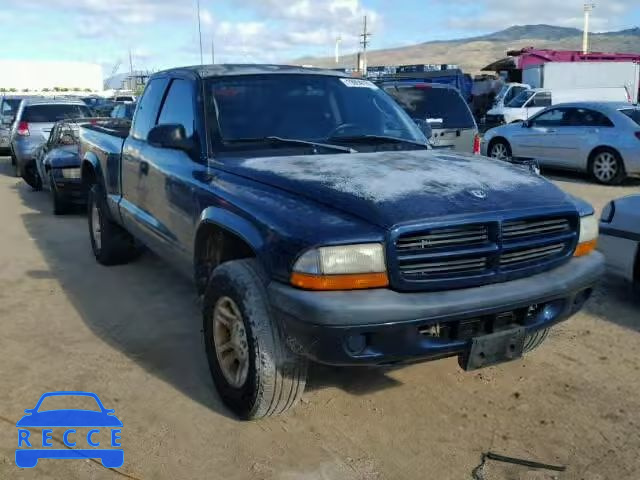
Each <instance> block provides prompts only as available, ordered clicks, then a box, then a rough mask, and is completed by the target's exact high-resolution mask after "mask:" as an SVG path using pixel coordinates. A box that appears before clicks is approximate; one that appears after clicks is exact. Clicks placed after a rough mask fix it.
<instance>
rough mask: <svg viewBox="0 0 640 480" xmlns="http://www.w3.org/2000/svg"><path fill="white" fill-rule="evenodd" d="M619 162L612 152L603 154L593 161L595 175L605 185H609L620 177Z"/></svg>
mask: <svg viewBox="0 0 640 480" xmlns="http://www.w3.org/2000/svg"><path fill="white" fill-rule="evenodd" d="M618 169H619V167H618V160H617V158H616V157H615V155H613V154H612V153H610V152H601V153H599V154H598V155H597V156H596V158H595V159H594V160H593V175H594V176H595V177H596V179H598V180H599V181H601V182H603V183H609V182H610V181H611V180H613V179H614V178H615V177H616V175H618Z"/></svg>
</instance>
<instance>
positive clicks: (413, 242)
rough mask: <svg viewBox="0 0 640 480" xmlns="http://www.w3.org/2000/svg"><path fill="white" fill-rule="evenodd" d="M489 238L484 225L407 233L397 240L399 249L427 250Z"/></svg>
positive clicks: (474, 242) (480, 241) (473, 243)
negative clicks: (417, 233) (415, 233)
mask: <svg viewBox="0 0 640 480" xmlns="http://www.w3.org/2000/svg"><path fill="white" fill-rule="evenodd" d="M488 240H489V231H488V229H487V227H486V226H484V225H480V226H478V225H471V226H465V227H457V228H440V229H434V230H432V231H430V232H429V233H424V234H420V235H410V236H409V235H406V236H403V237H400V238H398V240H397V241H396V249H397V250H401V251H404V250H413V249H420V250H426V249H429V248H434V247H442V246H455V245H477V244H480V243H486V242H487V241H488Z"/></svg>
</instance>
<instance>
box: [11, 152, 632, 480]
mask: <svg viewBox="0 0 640 480" xmlns="http://www.w3.org/2000/svg"><path fill="white" fill-rule="evenodd" d="M554 181H556V182H557V183H558V184H559V185H560V186H561V187H562V188H564V189H566V190H567V191H569V192H571V193H573V194H576V195H578V196H581V197H583V198H585V199H587V200H589V201H591V202H592V203H593V204H594V205H595V206H596V208H598V209H601V208H602V207H603V206H604V204H605V203H606V202H607V201H608V200H610V199H612V198H616V197H619V196H622V195H625V194H629V193H633V192H638V191H640V182H634V183H630V184H628V185H625V186H623V187H616V188H614V187H601V186H597V185H594V184H591V183H589V182H588V181H586V180H585V179H582V178H580V177H569V178H568V177H564V176H563V177H554ZM0 322H1V326H2V335H1V336H0V373H1V374H2V380H1V383H0V478H3V479H21V478H29V479H30V478H39V479H45V478H46V479H49V478H51V479H53V478H56V479H72V478H83V479H84V478H89V479H117V478H130V479H165V478H166V479H170V478H171V479H173V478H176V479H177V478H184V479H200V478H208V479H218V478H220V479H225V480H232V479H245V478H246V479H278V480H297V479H303V480H330V479H340V480H342V479H346V480H352V479H366V480H374V479H375V480H378V479H392V480H396V479H436V480H446V479H454V480H461V479H471V478H472V473H471V472H472V471H473V469H474V468H475V467H476V466H477V465H478V464H479V462H480V458H481V454H482V452H486V451H489V450H491V451H495V452H497V453H501V454H505V455H510V456H515V457H524V458H528V459H534V460H538V461H541V462H546V463H553V464H562V465H567V467H568V468H567V471H566V472H565V473H554V472H547V471H537V472H535V471H532V470H531V471H530V470H528V469H527V468H524V467H517V466H506V465H502V464H496V463H489V464H487V466H486V468H485V475H484V478H485V479H486V480H489V479H506V480H525V479H536V480H540V479H561V480H565V479H585V480H603V479H611V480H622V479H633V480H637V479H640V458H639V456H638V452H640V358H639V356H638V352H639V351H640V348H639V345H640V297H637V296H636V297H633V295H632V291H631V289H630V288H629V287H628V285H626V284H625V283H623V282H621V281H618V280H616V279H614V278H609V277H606V278H605V279H604V280H603V283H602V285H601V286H600V287H599V288H598V290H597V292H596V294H595V295H594V297H593V298H592V300H591V301H590V302H589V304H588V305H587V307H586V308H585V310H584V311H583V312H581V313H580V314H578V315H576V316H575V317H574V318H572V319H571V320H569V321H568V322H566V323H564V324H562V325H561V326H559V327H558V328H556V329H555V331H554V332H553V335H552V337H551V338H550V339H549V340H548V342H547V343H546V344H545V345H543V346H542V347H541V348H540V349H539V350H537V351H536V352H534V353H533V354H531V355H529V356H528V357H526V358H525V359H524V360H522V361H517V362H513V363H510V364H506V365H503V366H499V367H495V368H489V369H487V370H484V371H481V372H480V373H465V372H463V371H461V370H460V369H459V368H458V365H457V361H456V359H447V360H443V361H439V362H434V363H425V364H418V365H412V366H408V367H403V368H396V369H392V370H378V369H342V370H341V369H331V368H326V367H314V368H313V369H312V370H311V372H310V379H309V385H308V388H307V391H306V393H305V395H304V398H303V401H302V403H301V404H300V405H299V406H298V408H297V409H296V410H295V411H294V412H293V413H292V414H290V415H288V416H285V417H280V418H273V419H269V420H266V421H261V422H254V423H243V422H239V421H237V420H235V419H234V418H233V417H232V416H231V414H230V412H229V411H228V410H227V409H226V408H225V407H224V406H223V405H222V403H221V401H220V399H219V397H218V396H217V394H216V391H215V389H214V387H213V383H212V381H211V378H210V375H209V371H208V368H207V362H206V358H205V354H204V348H203V344H202V340H201V333H200V329H201V320H200V314H199V307H198V304H197V301H196V296H195V294H194V290H193V288H192V286H191V284H190V283H189V282H188V281H186V280H183V279H182V278H181V277H180V276H178V275H177V274H176V273H174V271H172V270H171V269H170V268H169V267H167V266H166V265H165V264H164V263H163V262H162V261H160V260H159V259H157V258H156V257H154V256H153V255H151V254H145V255H144V256H143V257H142V258H141V259H140V260H139V261H137V262H135V263H133V264H131V265H127V266H122V267H116V268H105V267H101V266H98V265H97V264H96V263H95V261H94V259H93V258H92V256H91V253H90V247H89V239H88V234H87V227H86V219H85V217H84V216H83V215H82V214H77V215H71V216H68V217H64V218H56V217H54V216H53V215H52V213H51V206H50V202H49V198H48V197H47V194H45V193H36V192H32V191H30V189H29V188H28V187H27V186H26V185H25V184H24V183H23V182H22V181H19V180H18V179H17V178H15V177H13V174H12V169H11V167H10V165H9V162H8V159H6V158H2V159H0ZM54 390H85V391H91V392H95V393H97V394H98V395H99V397H100V398H101V400H102V402H103V403H104V404H105V406H106V407H107V408H114V409H115V413H116V415H117V416H118V418H120V419H121V420H122V422H123V424H124V427H123V430H122V442H123V448H124V452H125V463H124V465H123V467H122V468H119V469H117V470H107V469H105V468H103V467H102V466H101V465H100V463H99V462H94V461H90V460H86V461H85V460H41V461H40V462H39V464H38V466H37V467H36V468H34V469H28V470H22V469H18V468H17V467H16V466H15V464H14V451H15V448H16V447H17V438H18V433H17V428H16V426H15V424H16V422H17V420H19V419H20V418H21V416H22V415H23V410H24V409H25V408H33V407H34V406H35V403H36V402H37V400H38V398H39V397H40V395H41V394H42V393H44V392H48V391H54ZM53 442H54V446H56V447H57V448H63V445H62V439H61V432H54V440H53Z"/></svg>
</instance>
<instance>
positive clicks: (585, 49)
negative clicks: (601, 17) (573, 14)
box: [582, 3, 596, 55]
mask: <svg viewBox="0 0 640 480" xmlns="http://www.w3.org/2000/svg"><path fill="white" fill-rule="evenodd" d="M594 8H596V4H595V3H585V4H584V30H583V32H582V53H583V54H585V55H586V54H587V53H589V15H591V12H592V11H593V9H594Z"/></svg>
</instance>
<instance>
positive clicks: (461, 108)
mask: <svg viewBox="0 0 640 480" xmlns="http://www.w3.org/2000/svg"><path fill="white" fill-rule="evenodd" d="M385 91H386V92H387V93H388V94H390V95H391V96H392V97H393V98H395V100H396V101H397V102H398V103H399V104H400V106H401V107H402V108H403V109H404V111H405V112H407V113H408V114H409V116H410V117H411V118H418V119H420V120H425V121H426V122H427V123H430V124H431V125H432V127H434V128H474V127H475V123H474V121H473V117H472V116H471V112H470V111H469V107H467V104H466V103H465V101H464V100H463V99H462V97H461V96H460V94H459V93H458V91H457V90H454V89H453V88H439V87H431V86H429V85H426V86H420V87H417V86H393V87H386V88H385Z"/></svg>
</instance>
